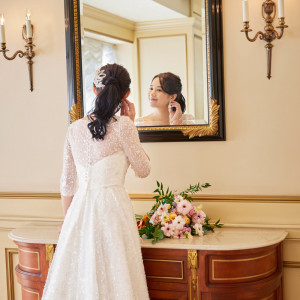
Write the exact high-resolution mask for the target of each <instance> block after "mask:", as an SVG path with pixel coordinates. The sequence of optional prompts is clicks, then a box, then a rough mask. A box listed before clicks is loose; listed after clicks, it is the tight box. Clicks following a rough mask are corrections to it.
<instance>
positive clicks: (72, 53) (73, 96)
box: [64, 0, 225, 142]
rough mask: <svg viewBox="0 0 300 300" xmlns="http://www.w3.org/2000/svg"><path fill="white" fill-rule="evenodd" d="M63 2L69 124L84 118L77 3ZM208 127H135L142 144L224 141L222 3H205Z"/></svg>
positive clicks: (210, 0) (73, 0)
mask: <svg viewBox="0 0 300 300" xmlns="http://www.w3.org/2000/svg"><path fill="white" fill-rule="evenodd" d="M64 1H65V29H66V31H65V33H66V58H67V77H68V78H67V79H68V80H67V81H68V99H69V112H70V122H73V121H75V120H77V119H80V118H81V117H83V109H82V107H83V91H82V89H81V86H82V61H81V33H80V11H79V9H80V5H79V0H64ZM205 5H206V30H207V32H208V34H207V71H208V76H207V77H208V95H209V123H208V124H204V125H185V126H165V127H150V126H149V127H148V126H143V127H137V128H138V131H139V135H140V140H141V142H180V141H182V142H185V141H224V140H225V115H224V114H225V107H224V71H223V28H222V0H205Z"/></svg>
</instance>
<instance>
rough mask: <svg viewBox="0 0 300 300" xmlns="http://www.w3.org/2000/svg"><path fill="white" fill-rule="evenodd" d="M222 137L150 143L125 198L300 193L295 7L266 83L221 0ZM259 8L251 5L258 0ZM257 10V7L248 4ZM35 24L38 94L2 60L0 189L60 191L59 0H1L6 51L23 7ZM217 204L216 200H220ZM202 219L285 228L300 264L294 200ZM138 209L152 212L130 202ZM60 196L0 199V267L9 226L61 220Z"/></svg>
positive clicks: (293, 292)
mask: <svg viewBox="0 0 300 300" xmlns="http://www.w3.org/2000/svg"><path fill="white" fill-rule="evenodd" d="M223 2H224V4H223V26H224V75H225V99H226V106H225V112H226V133H227V141H224V142H191V143H147V144H144V147H145V149H146V151H147V152H148V153H149V155H150V157H151V162H152V173H151V175H150V176H149V178H146V179H138V178H135V177H134V176H133V173H132V172H131V171H130V173H129V174H128V176H127V180H126V187H127V190H128V191H129V192H130V193H133V194H137V193H152V191H153V190H154V189H155V180H156V179H157V180H160V181H163V182H164V183H165V185H169V186H170V187H172V188H177V189H179V190H180V189H182V188H185V187H186V186H187V185H188V184H189V183H195V182H197V181H201V182H204V181H207V182H210V183H211V184H212V187H211V188H210V189H208V190H206V191H205V193H206V194H211V195H277V196H280V195H300V185H299V178H300V171H299V170H300V156H299V146H300V142H299V131H300V123H299V121H298V119H299V117H298V114H299V110H300V102H299V93H298V86H299V85H300V79H299V78H300V77H299V76H298V70H299V69H300V60H299V50H300V32H299V30H298V29H299V28H300V19H299V18H298V12H299V10H300V2H299V1H296V0H291V1H286V2H285V11H286V22H287V24H288V25H289V28H288V29H287V30H286V33H285V35H284V37H283V38H282V40H280V41H275V42H274V48H273V61H272V74H273V77H272V79H271V80H268V79H267V78H266V58H265V49H264V42H262V41H256V42H255V43H249V42H248V41H247V40H246V39H245V37H244V36H243V34H242V33H240V29H241V28H242V13H241V3H240V2H239V1H235V0H227V1H223ZM255 2H256V1H255ZM254 5H256V7H255V6H254ZM260 5H261V4H260V3H254V1H252V2H250V20H251V23H250V24H251V26H253V28H254V29H255V30H260V29H263V22H262V20H261V17H260ZM28 7H30V8H31V13H32V22H33V24H34V25H35V39H34V43H35V44H36V45H37V48H36V58H35V59H34V74H33V75H34V91H33V92H32V93H31V92H29V83H28V72H27V66H26V62H25V59H19V58H18V59H16V60H14V61H10V62H8V61H6V60H4V59H3V58H2V57H0V64H1V68H0V83H1V98H0V99H1V100H0V110H1V112H2V114H1V120H0V136H1V147H0V166H1V167H0V191H12V192H21V191H31V192H58V190H59V186H58V183H59V176H60V171H61V162H62V144H63V140H64V136H65V132H66V129H67V86H66V63H65V34H64V9H63V1H60V0H52V1H42V2H41V1H37V0H28V1H27V2H26V3H24V2H23V1H21V0H15V1H13V2H9V1H5V3H4V4H3V5H2V6H1V9H2V11H3V13H4V14H5V17H6V29H7V31H6V36H7V42H8V45H7V46H8V48H9V49H10V50H11V52H14V51H15V50H17V49H21V48H22V47H23V45H24V42H23V40H22V39H21V37H20V29H21V25H22V24H23V21H24V15H25V11H26V8H28ZM220 198H222V196H220ZM203 203H204V208H205V209H206V211H207V213H208V214H209V215H211V216H212V217H214V218H217V217H221V218H222V220H223V221H224V222H226V223H227V224H231V226H241V225H240V224H244V226H257V227H261V226H269V227H280V228H286V229H287V230H288V231H289V236H288V238H289V240H287V241H286V242H285V245H284V260H286V261H294V262H297V263H298V264H296V266H298V267H299V262H300V257H299V245H300V244H299V241H300V223H299V217H298V216H299V212H300V208H299V201H298V202H295V203H291V202H285V203H284V202H283V203H276V202H272V201H269V202H267V203H262V202H250V203H248V202H243V201H239V202H238V203H236V202H235V201H234V200H232V201H229V200H228V201H219V202H211V201H207V202H203ZM133 204H134V207H135V210H136V211H137V212H143V211H146V210H147V209H148V207H150V206H151V203H149V202H148V201H146V202H145V201H134V203H133ZM61 216H62V214H61V209H60V203H59V201H58V200H51V199H49V200H45V199H44V200H41V199H35V200H33V199H9V198H7V199H6V198H5V197H2V198H1V199H0V233H1V235H0V263H1V266H3V264H4V263H5V258H4V257H3V255H4V253H5V250H4V249H5V248H10V247H14V246H13V243H12V242H11V241H9V240H8V238H7V233H8V232H9V230H10V229H12V228H15V227H18V226H22V225H23V224H24V223H26V222H28V221H40V220H42V221H45V220H50V221H51V220H57V219H59V218H61ZM284 276H285V277H284V282H285V299H287V300H293V299H296V298H299V297H300V290H299V284H298V283H297V282H298V281H299V277H300V270H299V268H285V275H284ZM5 285H6V273H5V270H4V268H1V272H0V298H1V299H6V288H5Z"/></svg>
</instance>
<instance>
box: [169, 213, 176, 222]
mask: <svg viewBox="0 0 300 300" xmlns="http://www.w3.org/2000/svg"><path fill="white" fill-rule="evenodd" d="M176 217H177V215H176V214H175V213H174V212H171V213H170V214H169V219H170V221H173V220H174V219H175V218H176Z"/></svg>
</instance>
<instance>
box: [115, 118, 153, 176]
mask: <svg viewBox="0 0 300 300" xmlns="http://www.w3.org/2000/svg"><path fill="white" fill-rule="evenodd" d="M119 122H120V127H119V128H120V142H121V145H122V148H123V150H124V152H125V154H126V155H127V157H128V159H129V162H130V164H131V167H132V168H133V170H134V172H135V175H136V176H138V177H141V178H144V177H147V176H148V175H149V173H150V162H149V159H148V157H147V156H146V153H145V152H144V150H143V148H142V145H141V143H140V139H139V135H138V132H137V129H136V127H135V126H134V123H133V122H132V121H131V120H130V118H129V117H124V116H123V117H120V120H119Z"/></svg>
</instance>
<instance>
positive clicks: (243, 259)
mask: <svg viewBox="0 0 300 300" xmlns="http://www.w3.org/2000/svg"><path fill="white" fill-rule="evenodd" d="M274 253H276V252H275V251H272V252H270V253H268V254H265V255H261V256H257V257H251V258H240V259H212V280H238V279H250V278H255V277H260V276H263V275H266V274H270V273H272V272H274V271H275V270H276V267H275V268H272V269H271V270H269V271H267V272H264V273H261V274H256V275H251V276H242V277H232V278H220V277H215V262H240V261H253V260H257V259H261V258H264V257H267V256H270V255H272V254H274Z"/></svg>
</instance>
